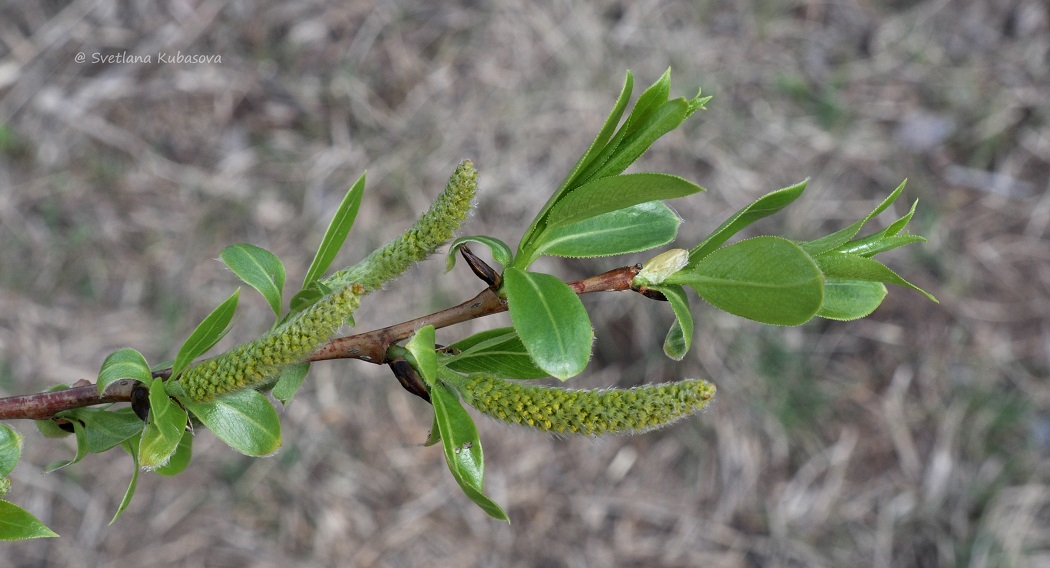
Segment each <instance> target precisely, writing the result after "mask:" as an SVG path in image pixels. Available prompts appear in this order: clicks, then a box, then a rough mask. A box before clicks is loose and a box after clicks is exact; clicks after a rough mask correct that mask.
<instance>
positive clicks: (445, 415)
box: [430, 371, 510, 522]
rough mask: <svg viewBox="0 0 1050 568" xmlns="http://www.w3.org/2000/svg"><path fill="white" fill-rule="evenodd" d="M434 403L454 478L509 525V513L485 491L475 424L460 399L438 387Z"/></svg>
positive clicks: (475, 499)
mask: <svg viewBox="0 0 1050 568" xmlns="http://www.w3.org/2000/svg"><path fill="white" fill-rule="evenodd" d="M445 372H450V371H445ZM430 400H431V402H432V403H433V405H434V417H435V419H436V420H435V421H436V423H437V427H438V431H439V432H440V434H441V445H442V449H443V450H444V453H445V462H446V463H447V464H448V468H449V471H451V472H452V477H454V478H455V479H456V482H457V483H459V486H460V487H461V488H462V489H463V492H464V493H466V494H467V496H468V497H470V499H471V500H472V501H474V503H476V504H477V505H478V506H479V507H481V508H482V509H483V510H484V511H485V512H486V513H488V514H489V515H490V516H491V517H493V518H495V519H499V520H501V521H508V522H509V521H510V519H509V518H508V517H507V513H506V512H504V511H503V509H502V508H501V507H500V506H499V505H497V504H496V502H495V501H493V500H492V499H490V498H489V497H487V496H486V495H485V493H484V491H483V490H482V485H483V483H484V479H485V458H484V453H483V452H482V449H481V439H480V438H479V437H478V430H477V427H475V426H474V420H473V419H472V418H471V417H470V415H469V414H467V411H466V410H465V409H464V408H463V405H462V404H461V403H460V401H459V397H458V396H457V395H456V394H454V393H453V391H451V390H449V388H448V387H446V386H445V385H444V384H441V383H439V384H436V385H434V386H433V388H431V389H430Z"/></svg>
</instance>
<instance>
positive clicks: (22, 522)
mask: <svg viewBox="0 0 1050 568" xmlns="http://www.w3.org/2000/svg"><path fill="white" fill-rule="evenodd" d="M56 536H58V535H57V534H55V531H53V530H51V529H49V528H47V525H45V524H44V523H42V522H40V519H38V518H36V517H34V516H33V515H32V514H31V513H29V511H26V510H25V509H23V508H21V507H19V506H18V505H15V504H14V503H9V502H7V501H0V540H26V539H30V538H50V537H56Z"/></svg>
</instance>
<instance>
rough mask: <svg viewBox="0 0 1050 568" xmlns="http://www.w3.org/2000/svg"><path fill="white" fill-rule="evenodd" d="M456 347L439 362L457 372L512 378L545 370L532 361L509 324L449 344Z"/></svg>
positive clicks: (535, 375) (536, 375)
mask: <svg viewBox="0 0 1050 568" xmlns="http://www.w3.org/2000/svg"><path fill="white" fill-rule="evenodd" d="M449 348H450V349H455V350H457V351H459V353H458V354H456V355H448V356H445V357H444V361H443V364H444V365H445V366H446V367H448V368H449V369H452V370H454V371H459V372H461V373H479V372H484V373H491V374H493V375H497V376H500V377H507V378H513V379H540V378H544V377H547V376H548V375H547V373H546V371H544V370H543V369H540V368H539V367H537V366H536V364H535V363H533V362H532V357H530V356H529V352H528V350H526V349H525V344H524V343H522V342H521V338H520V337H518V333H517V332H516V331H514V328H513V327H502V328H499V329H493V330H489V331H483V332H481V333H476V334H474V335H472V336H470V337H468V338H466V339H462V340H460V341H457V342H456V343H453V344H452V345H450V346H449Z"/></svg>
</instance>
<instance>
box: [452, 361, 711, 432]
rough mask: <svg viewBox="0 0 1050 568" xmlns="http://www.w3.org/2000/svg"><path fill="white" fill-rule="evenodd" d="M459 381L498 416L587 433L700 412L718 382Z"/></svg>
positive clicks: (651, 425) (469, 397) (471, 400)
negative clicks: (584, 384) (572, 384)
mask: <svg viewBox="0 0 1050 568" xmlns="http://www.w3.org/2000/svg"><path fill="white" fill-rule="evenodd" d="M458 386H459V387H460V391H461V392H462V393H463V397H464V399H465V400H466V402H467V403H468V404H470V405H471V406H473V407H474V408H476V409H478V410H479V411H481V412H482V413H484V414H487V415H488V416H491V417H492V418H495V419H497V420H500V421H503V422H509V423H511V424H520V425H522V426H527V427H530V428H537V429H539V430H543V431H544V432H552V433H554V434H565V435H571V434H582V435H587V436H602V435H605V434H637V433H640V432H645V431H647V430H653V429H655V428H660V427H662V426H666V425H668V424H670V423H672V422H674V421H676V420H678V419H680V418H684V417H686V416H689V415H690V414H693V413H694V412H697V411H699V410H700V409H702V408H703V407H704V406H706V405H707V403H708V402H710V401H711V399H712V397H714V395H715V386H714V385H713V384H711V383H709V382H707V381H703V380H700V379H691V380H684V381H678V382H672V383H660V384H649V385H643V386H639V387H634V388H630V389H596V390H572V389H562V388H556V387H546V386H533V385H523V384H520V383H517V382H512V381H507V380H505V379H501V378H498V377H492V376H487V375H483V374H476V375H470V376H468V377H466V378H465V379H464V380H463V381H462V382H461V383H460V384H459V385H458Z"/></svg>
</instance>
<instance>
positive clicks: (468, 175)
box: [324, 160, 478, 293]
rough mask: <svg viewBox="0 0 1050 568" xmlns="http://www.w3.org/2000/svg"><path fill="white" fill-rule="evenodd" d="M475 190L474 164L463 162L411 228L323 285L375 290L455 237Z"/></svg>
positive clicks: (476, 178)
mask: <svg viewBox="0 0 1050 568" xmlns="http://www.w3.org/2000/svg"><path fill="white" fill-rule="evenodd" d="M477 189H478V171H477V170H476V169H474V163H473V162H471V161H470V160H463V162H461V163H460V164H459V167H457V168H456V171H455V172H453V174H452V177H450V178H449V180H448V183H447V184H446V185H445V190H444V191H442V192H441V195H439V196H438V198H437V200H436V201H434V204H433V205H431V206H430V209H428V210H427V212H426V213H424V214H423V216H422V217H420V218H419V220H418V221H416V223H415V224H414V225H412V228H410V229H409V230H407V231H405V232H404V233H403V234H402V235H401V236H399V237H398V238H396V239H394V240H393V241H391V242H390V243H389V244H387V245H385V246H383V247H382V248H380V249H378V250H376V251H374V252H373V253H372V254H370V255H368V256H367V257H365V259H364V260H362V261H361V262H359V263H357V264H356V265H354V266H351V267H349V268H345V269H343V270H340V271H339V272H337V273H335V274H333V275H332V276H330V277H329V278H327V279H325V281H324V283H325V285H327V286H329V287H331V288H338V287H341V286H345V285H346V284H348V283H350V282H355V283H358V284H360V285H361V286H363V287H364V288H365V292H366V293H368V292H372V291H374V290H378V289H379V288H381V287H382V286H383V284H385V283H387V282H389V281H391V280H393V279H394V278H397V277H398V276H400V275H401V273H402V272H404V271H405V270H406V269H407V268H408V267H410V266H412V265H413V264H415V263H417V262H419V261H421V260H424V259H426V258H427V257H428V256H430V255H431V254H432V253H433V252H434V251H435V250H437V249H438V247H440V246H442V245H444V244H445V243H447V242H448V241H449V240H451V239H452V237H454V236H455V232H456V231H457V230H459V227H460V225H462V224H463V221H465V220H466V218H467V214H468V213H469V212H470V208H471V206H472V204H473V200H474V194H475V193H477Z"/></svg>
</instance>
